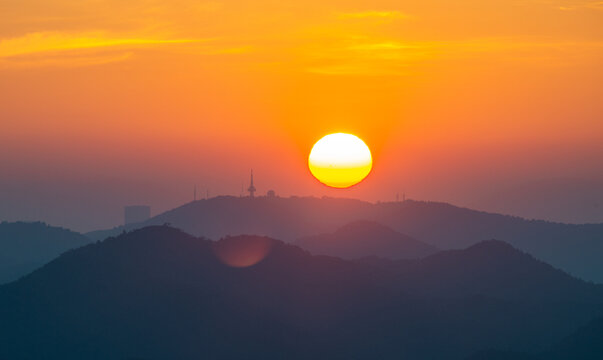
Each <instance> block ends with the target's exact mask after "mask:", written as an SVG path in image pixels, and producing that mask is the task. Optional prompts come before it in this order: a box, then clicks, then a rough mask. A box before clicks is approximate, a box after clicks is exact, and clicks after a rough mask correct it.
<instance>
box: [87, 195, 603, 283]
mask: <svg viewBox="0 0 603 360" xmlns="http://www.w3.org/2000/svg"><path fill="white" fill-rule="evenodd" d="M356 220H370V221H376V222H378V223H380V224H383V225H385V226H388V227H390V228H392V229H393V230H395V231H399V232H401V233H403V234H406V235H408V236H410V237H412V238H414V239H417V240H419V241H423V242H426V243H428V244H431V245H433V246H435V247H438V248H440V249H452V248H464V247H466V246H470V245H472V244H475V243H477V242H479V241H482V240H485V239H499V240H503V241H506V242H508V243H510V244H512V245H513V246H515V247H517V248H519V249H521V250H523V251H527V252H529V253H530V254H532V255H534V256H535V257H537V258H539V259H541V260H543V261H545V262H547V263H549V264H551V265H553V266H555V267H558V268H561V269H563V270H565V271H567V272H569V273H570V274H572V275H575V276H579V277H581V278H583V279H586V280H591V281H595V282H600V283H603V262H602V261H600V259H601V258H602V257H603V224H586V225H568V224H559V223H550V222H545V221H535V220H525V219H521V218H517V217H512V216H504V215H498V214H490V213H485V212H480V211H474V210H470V209H464V208H459V207H455V206H452V205H448V204H443V203H434V202H421V201H412V200H407V201H404V202H396V203H378V204H371V203H368V202H363V201H359V200H351V199H333V198H322V199H318V198H311V197H307V198H301V197H291V198H280V197H274V198H268V197H258V198H254V199H251V198H238V197H229V196H223V197H216V198H211V199H208V200H199V201H195V202H191V203H188V204H185V205H183V206H181V207H179V208H176V209H173V210H171V211H167V212H165V213H163V214H159V215H157V216H156V217H154V218H152V219H150V220H149V221H147V222H145V223H144V224H140V225H137V226H135V227H130V228H128V230H131V229H133V228H136V227H142V226H148V225H161V224H164V223H170V224H172V225H174V226H176V227H178V228H181V229H183V230H184V231H186V232H188V233H190V234H194V235H197V236H206V237H209V238H212V239H219V238H221V237H223V236H225V235H229V234H230V235H236V234H260V235H265V236H270V237H273V238H277V239H282V240H285V241H288V242H293V241H295V240H296V239H298V238H302V237H307V236H312V235H316V234H325V233H332V232H334V231H336V230H337V229H338V228H340V227H342V226H344V225H345V224H348V223H350V222H352V221H356ZM123 229H124V228H122V227H119V228H115V229H113V230H109V231H97V232H93V233H89V234H87V236H89V237H91V238H92V239H94V240H102V239H104V238H106V237H107V236H114V235H117V234H119V233H120V232H121V231H123Z"/></svg>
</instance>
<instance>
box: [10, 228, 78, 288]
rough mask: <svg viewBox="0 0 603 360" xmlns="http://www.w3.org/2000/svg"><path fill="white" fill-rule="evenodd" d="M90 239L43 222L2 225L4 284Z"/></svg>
mask: <svg viewBox="0 0 603 360" xmlns="http://www.w3.org/2000/svg"><path fill="white" fill-rule="evenodd" d="M89 242H90V240H88V238H86V237H85V236H83V235H81V234H78V233H75V232H73V231H70V230H67V229H63V228H58V227H52V226H48V225H46V224H44V223H41V222H13V223H8V222H2V223H0V284H3V283H6V282H9V281H13V280H16V279H18V278H19V277H21V276H23V275H25V274H27V273H29V272H31V271H33V270H34V269H36V268H38V267H40V266H42V265H43V264H45V263H47V262H49V261H50V260H52V259H54V258H56V257H57V256H59V255H60V254H61V253H63V252H64V251H66V250H69V249H72V248H76V247H79V246H82V245H85V244H88V243H89Z"/></svg>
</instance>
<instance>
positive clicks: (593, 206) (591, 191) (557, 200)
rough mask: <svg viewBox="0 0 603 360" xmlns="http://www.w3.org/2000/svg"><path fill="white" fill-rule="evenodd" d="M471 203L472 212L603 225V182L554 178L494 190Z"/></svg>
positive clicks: (477, 197)
mask: <svg viewBox="0 0 603 360" xmlns="http://www.w3.org/2000/svg"><path fill="white" fill-rule="evenodd" d="M492 190H493V191H492V193H490V194H479V195H477V196H476V198H475V200H473V201H471V200H470V201H468V204H469V205H470V206H471V207H472V208H477V209H488V210H489V211H492V212H497V213H502V214H512V215H517V216H521V217H525V218H528V219H535V218H538V219H547V220H550V221H557V222H570V223H597V222H601V221H603V180H593V179H581V178H552V179H541V180H538V181H530V182H524V183H519V184H516V185H513V186H510V187H508V188H498V189H492Z"/></svg>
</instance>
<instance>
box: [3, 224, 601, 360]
mask: <svg viewBox="0 0 603 360" xmlns="http://www.w3.org/2000/svg"><path fill="white" fill-rule="evenodd" d="M493 259H496V261H493ZM457 288H459V289H458V290H456V289H457ZM451 289H452V290H454V291H452V290H451ZM519 291H521V294H523V295H524V296H521V294H518V292H519ZM602 311H603V287H602V286H600V285H593V284H589V283H586V282H584V281H581V280H577V279H575V278H572V277H570V276H568V275H567V274H565V273H563V272H561V271H559V270H556V269H554V268H552V267H550V266H548V265H546V264H543V263H541V262H539V261H536V260H534V259H533V258H532V257H531V256H529V255H526V254H524V253H522V252H519V251H517V250H515V249H513V248H512V247H510V246H509V245H506V244H503V243H500V242H496V241H490V242H485V243H480V244H478V245H476V246H473V247H470V248H468V249H466V250H453V251H446V252H442V253H438V254H435V255H432V256H429V257H427V258H425V259H421V260H398V261H392V260H383V261H381V262H380V261H378V259H374V258H373V259H371V260H370V261H364V260H358V261H349V260H343V259H339V258H335V257H329V256H314V255H311V254H310V253H308V252H306V251H304V250H302V249H300V248H298V247H296V246H293V245H287V244H285V243H283V242H281V241H277V240H272V239H270V238H266V237H259V236H246V235H242V236H234V237H226V238H223V239H221V240H220V241H217V242H213V241H210V240H206V239H203V238H197V237H194V236H191V235H188V234H186V233H183V232H181V231H179V230H176V229H174V228H171V227H169V226H152V227H147V228H144V229H140V230H136V231H133V232H129V233H125V234H122V235H119V236H118V237H113V238H108V239H106V240H105V241H103V242H99V243H94V244H90V245H87V246H84V247H81V248H78V249H75V250H70V251H68V252H66V253H64V254H62V255H61V256H60V257H59V258H57V259H55V260H53V261H52V262H50V263H48V264H46V265H45V266H43V267H42V268H40V269H38V270H36V271H34V272H33V273H31V274H29V275H27V276H25V277H23V278H22V279H20V280H19V281H16V282H13V283H10V284H7V285H4V286H0V318H1V319H2V322H0V338H2V339H3V346H1V347H0V358H3V359H4V358H6V359H38V358H45V359H83V358H85V359H108V358H113V359H128V358H130V359H133V358H136V359H199V358H207V359H242V358H245V359H255V358H257V359H282V358H287V359H309V358H328V359H399V358H400V357H402V356H403V357H404V358H405V359H408V360H414V359H416V360H422V359H442V358H446V359H451V360H455V359H464V358H465V357H467V356H469V355H470V354H473V353H475V352H476V351H479V350H481V349H489V348H492V349H509V350H512V351H517V352H537V351H542V349H546V348H547V347H549V346H550V345H551V344H552V343H554V342H557V341H559V340H560V339H562V338H564V337H565V336H567V334H570V333H572V332H574V331H575V330H576V329H578V328H579V327H580V326H582V325H583V324H585V323H587V322H588V321H590V320H591V319H592V318H594V317H596V316H601V314H602Z"/></svg>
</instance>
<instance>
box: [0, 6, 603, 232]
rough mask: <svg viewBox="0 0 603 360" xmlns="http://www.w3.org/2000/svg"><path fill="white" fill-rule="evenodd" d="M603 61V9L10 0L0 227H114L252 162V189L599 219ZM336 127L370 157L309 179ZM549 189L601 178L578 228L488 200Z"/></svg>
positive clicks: (221, 186) (2, 28) (1, 13)
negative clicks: (351, 181) (338, 177)
mask: <svg viewBox="0 0 603 360" xmlns="http://www.w3.org/2000/svg"><path fill="white" fill-rule="evenodd" d="M602 65H603V2H601V1H588V0H587V1H581V0H580V1H579V0H576V1H570V0H567V1H566V0H556V1H552V0H492V1H478V0H459V1H455V2H452V1H443V0H425V1H400V0H396V1H393V0H391V1H390V0H371V1H360V0H345V1H343V0H341V1H339V0H338V1H330V0H320V1H318V0H306V1H303V2H302V1H288V0H278V1H276V0H271V1H268V0H253V1H251V0H236V1H235V0H229V1H192V0H170V1H167V0H129V1H118V0H54V1H52V2H49V1H45V0H3V1H1V2H0V144H1V145H0V220H9V221H14V220H44V221H47V222H49V223H50V224H53V225H60V226H65V227H69V228H72V229H75V230H77V231H89V230H93V229H100V228H106V227H110V226H115V225H119V224H120V223H121V222H122V221H123V209H122V207H123V206H125V205H132V204H148V205H150V206H151V207H152V212H153V213H154V214H156V213H158V212H161V211H165V210H168V209H170V208H173V207H176V206H178V205H181V204H182V203H184V202H187V201H190V200H192V197H193V187H194V186H195V184H196V186H197V188H198V194H200V196H201V194H203V195H205V193H206V191H207V193H208V194H209V196H215V195H220V194H231V195H240V193H241V188H242V187H244V188H246V187H247V186H248V184H247V183H248V180H249V172H250V169H251V168H253V169H254V174H255V180H256V184H255V185H256V187H257V189H258V192H259V193H265V192H266V191H267V190H269V189H274V190H275V191H276V193H277V194H279V195H282V196H289V195H304V196H305V195H312V196H325V195H326V196H338V197H354V198H360V199H365V200H369V201H391V200H394V199H395V195H396V193H406V194H407V196H408V197H410V198H413V199H421V200H434V201H447V202H452V203H454V204H458V205H461V206H472V207H476V208H479V209H484V210H492V211H494V210H501V209H504V211H506V212H508V213H514V214H518V215H522V216H533V217H536V218H539V217H540V218H547V219H550V220H556V221H571V222H594V221H597V220H598V219H599V216H600V220H599V222H603V206H601V207H599V202H601V203H603V198H601V196H603V195H601V193H603V192H601V191H598V190H599V189H601V186H600V185H601V184H603V166H601V159H603V91H602V90H603V89H602V85H601V84H603V70H602V69H603V66H602ZM333 132H345V133H352V134H355V135H357V136H359V137H360V138H362V139H363V140H364V141H365V142H366V143H367V145H368V146H369V147H370V148H371V151H372V153H373V158H374V165H373V170H372V173H371V174H370V175H369V176H368V177H367V178H366V179H365V180H364V181H363V182H362V183H360V184H359V185H357V186H355V187H352V188H350V189H345V190H336V189H329V188H327V187H325V186H324V185H322V184H320V183H319V182H318V181H316V180H315V179H314V178H313V177H312V176H311V174H310V172H309V170H308V167H307V157H308V154H309V152H310V149H311V147H312V145H313V144H314V143H315V142H316V141H317V140H319V139H320V138H321V137H323V136H324V135H326V134H329V133H333ZM558 179H565V180H563V181H564V182H562V183H564V184H570V185H567V186H566V187H565V188H567V187H568V186H569V188H574V189H575V188H576V187H577V186H580V185H577V184H583V183H584V182H588V183H589V184H592V183H594V184H598V185H594V186H593V187H592V189H594V190H593V191H594V192H593V195H592V197H589V195H588V193H587V194H586V196H585V199H586V200H585V202H580V203H579V204H578V205H576V206H578V207H583V208H584V209H583V210H584V216H576V215H572V216H570V215H571V214H570V212H567V213H565V215H564V214H563V213H560V214H558V215H551V214H548V213H547V214H544V213H543V215H541V216H539V213H538V209H536V210H533V211H532V212H529V213H525V212H522V211H523V210H524V209H525V207H524V206H518V207H516V208H515V209H513V207H512V206H511V208H509V207H508V206H507V205H508V204H507V205H505V206H507V207H503V206H502V205H501V204H500V196H496V195H497V194H500V193H501V192H502V191H503V190H504V191H509V189H513V188H517V187H521V188H522V189H524V190H523V191H524V192H525V191H526V190H525V189H526V188H525V185H524V184H538V183H539V182H541V181H549V180H550V181H558ZM568 179H569V180H568ZM574 180H575V181H574ZM539 188H540V187H539V186H536V187H535V189H536V190H538V189H539ZM565 188H563V187H562V188H561V191H563V189H565ZM589 189H590V188H589ZM563 192H564V191H563ZM532 193H533V191H527V192H526V194H527V195H528V196H529V195H530V194H532ZM548 196H549V198H547V202H543V204H544V203H546V204H548V205H546V206H545V205H543V207H546V208H550V207H551V206H553V207H561V206H562V203H560V202H555V201H552V202H551V201H550V200H551V199H550V197H552V198H553V200H554V199H555V198H557V197H558V194H555V193H554V192H553V193H552V195H550V194H549V195H548ZM561 197H562V196H561V195H559V198H561ZM595 197H596V199H595ZM496 199H499V200H496ZM590 200H593V201H592V203H591V202H590ZM588 209H591V210H592V211H590V210H588ZM501 211H503V210H501ZM571 213H575V212H574V211H572V212H571ZM580 214H581V213H580Z"/></svg>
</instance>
